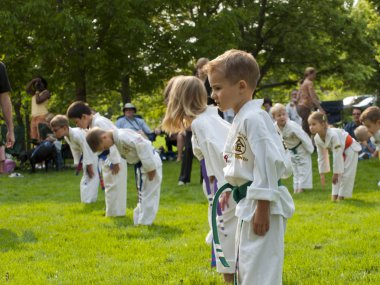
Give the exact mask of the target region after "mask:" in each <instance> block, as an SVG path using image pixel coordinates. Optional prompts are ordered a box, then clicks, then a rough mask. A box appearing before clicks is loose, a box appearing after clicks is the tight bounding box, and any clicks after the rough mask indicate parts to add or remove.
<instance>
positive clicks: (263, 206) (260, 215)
mask: <svg viewBox="0 0 380 285" xmlns="http://www.w3.org/2000/svg"><path fill="white" fill-rule="evenodd" d="M269 206H270V203H269V201H266V200H259V201H257V207H256V212H255V215H254V217H253V219H252V221H253V231H254V233H255V234H257V235H259V236H264V235H265V234H266V233H267V231H269V215H270V213H269Z"/></svg>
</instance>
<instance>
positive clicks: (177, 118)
mask: <svg viewBox="0 0 380 285" xmlns="http://www.w3.org/2000/svg"><path fill="white" fill-rule="evenodd" d="M189 126H191V130H192V132H193V136H192V145H193V152H194V155H195V156H196V157H197V158H198V159H199V160H200V161H202V160H204V164H205V167H204V170H207V175H205V172H203V174H204V175H203V179H204V185H205V187H204V193H205V196H206V197H207V198H208V199H209V200H210V201H209V203H210V207H209V211H208V217H209V223H210V228H211V206H212V203H213V202H212V201H213V197H214V194H215V192H214V183H217V185H218V186H219V187H221V186H223V185H224V184H225V183H226V181H225V179H224V175H223V167H224V166H225V162H224V160H223V147H224V144H225V141H226V138H227V133H228V131H229V129H230V124H229V123H228V122H226V121H225V120H223V119H222V118H221V117H220V116H219V114H218V109H217V108H216V107H215V106H211V105H210V106H207V93H206V89H205V87H204V84H203V82H202V81H201V80H199V79H198V78H196V77H194V76H180V77H176V79H175V81H174V83H173V82H172V87H171V90H170V92H169V96H168V107H167V110H166V114H165V118H164V120H163V124H162V127H163V129H164V130H165V131H166V132H169V133H175V132H182V131H184V130H185V129H186V128H188V127H189ZM230 194H231V192H227V193H226V194H225V196H224V197H223V198H222V200H221V208H222V213H220V214H222V220H223V222H222V223H220V224H219V227H218V231H219V232H220V234H219V236H220V237H221V245H222V247H223V250H224V254H225V258H226V260H227V261H228V263H229V264H230V267H224V266H223V265H222V264H221V262H220V261H219V260H217V271H218V272H219V273H223V276H224V280H225V281H226V282H227V283H232V282H233V273H234V272H235V232H236V225H237V218H236V217H235V207H236V203H235V202H234V200H233V198H232V195H230ZM214 202H215V203H217V202H218V201H214ZM222 227H224V228H222ZM210 236H211V235H210ZM206 240H207V238H206Z"/></svg>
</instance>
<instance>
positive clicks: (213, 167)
mask: <svg viewBox="0 0 380 285" xmlns="http://www.w3.org/2000/svg"><path fill="white" fill-rule="evenodd" d="M230 127H231V125H230V124H229V123H228V122H227V121H225V120H223V119H222V118H221V117H220V116H219V114H218V109H217V108H216V107H214V106H207V109H206V110H205V111H204V112H203V113H202V114H200V115H199V116H198V117H197V118H196V119H195V120H193V122H192V123H191V129H192V131H193V136H192V144H193V152H194V155H195V156H196V157H197V158H198V159H199V160H202V159H204V160H205V164H206V169H207V175H208V176H209V177H210V176H214V177H215V178H216V180H217V182H218V188H220V187H222V186H223V185H224V184H226V182H227V181H226V180H225V178H224V173H223V168H224V167H225V165H226V163H225V161H224V159H223V148H224V144H225V142H226V139H227V134H228V132H229V130H230ZM211 188H212V187H211ZM213 190H214V189H212V194H215V193H214V192H213ZM203 191H204V194H205V196H206V198H209V197H208V193H207V191H206V188H205V187H203ZM228 204H229V207H228V208H225V209H224V211H222V213H223V226H224V229H223V231H221V229H220V225H219V228H218V233H219V239H220V244H221V246H222V248H223V253H224V256H225V258H226V260H227V262H228V263H229V265H230V267H224V266H223V265H222V264H221V263H220V261H219V259H218V258H217V259H216V266H217V271H218V272H219V273H234V272H235V260H236V258H235V233H236V226H237V218H236V216H235V208H236V202H235V201H234V199H233V197H232V195H230V197H229V201H228ZM208 219H209V225H210V229H211V207H209V209H208ZM211 235H212V231H211Z"/></svg>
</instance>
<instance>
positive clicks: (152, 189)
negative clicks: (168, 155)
mask: <svg viewBox="0 0 380 285" xmlns="http://www.w3.org/2000/svg"><path fill="white" fill-rule="evenodd" d="M141 180H142V183H141V186H140V190H139V193H138V195H139V197H138V203H137V207H136V208H135V209H134V211H133V222H134V224H135V225H151V224H152V223H153V221H154V219H155V218H156V215H157V211H158V207H159V204H160V192H161V182H162V167H161V166H160V167H158V168H156V175H155V176H154V178H153V180H152V181H149V179H148V175H147V174H146V173H141ZM137 181H139V179H138V180H137Z"/></svg>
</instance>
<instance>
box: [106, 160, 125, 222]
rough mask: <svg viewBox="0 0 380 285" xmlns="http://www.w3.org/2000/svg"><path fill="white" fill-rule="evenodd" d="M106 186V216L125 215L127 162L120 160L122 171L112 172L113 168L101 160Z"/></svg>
mask: <svg viewBox="0 0 380 285" xmlns="http://www.w3.org/2000/svg"><path fill="white" fill-rule="evenodd" d="M99 164H101V167H102V174H103V180H104V186H105V200H106V216H107V217H114V216H125V211H126V208H127V163H126V162H125V160H124V159H121V161H120V164H119V166H120V171H119V172H118V173H117V174H116V175H113V174H112V170H111V169H110V167H109V166H108V165H106V164H105V163H104V161H102V160H100V162H99Z"/></svg>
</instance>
